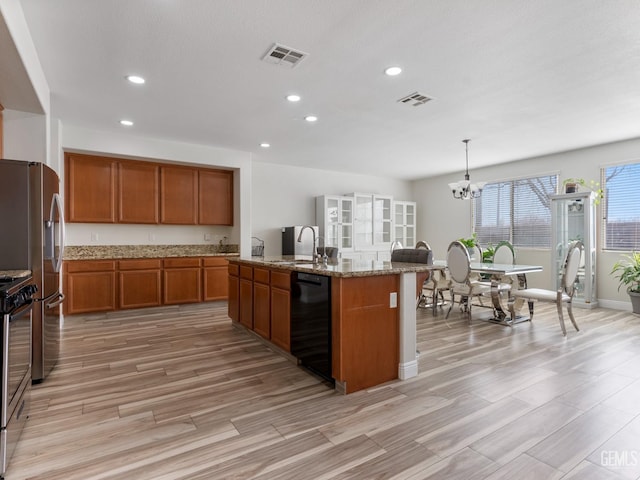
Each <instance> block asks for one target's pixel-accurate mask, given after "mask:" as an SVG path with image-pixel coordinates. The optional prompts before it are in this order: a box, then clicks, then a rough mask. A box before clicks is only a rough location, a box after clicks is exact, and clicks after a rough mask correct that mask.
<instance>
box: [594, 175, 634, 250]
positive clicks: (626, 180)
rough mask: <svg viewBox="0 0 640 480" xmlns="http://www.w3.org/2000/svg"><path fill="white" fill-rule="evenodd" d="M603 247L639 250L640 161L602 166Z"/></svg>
mask: <svg viewBox="0 0 640 480" xmlns="http://www.w3.org/2000/svg"><path fill="white" fill-rule="evenodd" d="M602 173H603V181H602V184H603V188H604V191H605V194H604V200H603V204H604V206H605V215H604V217H605V218H604V248H605V249H608V250H639V249H640V209H639V208H638V205H640V190H639V189H638V185H640V163H634V164H630V165H618V166H614V167H607V168H604V169H602Z"/></svg>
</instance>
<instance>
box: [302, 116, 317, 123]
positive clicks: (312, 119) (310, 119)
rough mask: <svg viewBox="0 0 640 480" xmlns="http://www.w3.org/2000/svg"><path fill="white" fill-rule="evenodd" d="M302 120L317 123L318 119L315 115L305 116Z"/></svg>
mask: <svg viewBox="0 0 640 480" xmlns="http://www.w3.org/2000/svg"><path fill="white" fill-rule="evenodd" d="M304 119H305V120H306V121H307V122H316V121H318V117H316V116H315V115H307V116H306V117H304Z"/></svg>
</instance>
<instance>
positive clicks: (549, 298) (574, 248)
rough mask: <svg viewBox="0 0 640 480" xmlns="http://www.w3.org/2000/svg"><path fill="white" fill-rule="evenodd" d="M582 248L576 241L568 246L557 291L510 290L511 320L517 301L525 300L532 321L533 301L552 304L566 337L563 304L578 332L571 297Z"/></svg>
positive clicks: (534, 289) (538, 289)
mask: <svg viewBox="0 0 640 480" xmlns="http://www.w3.org/2000/svg"><path fill="white" fill-rule="evenodd" d="M583 250H584V246H583V245H582V242H580V241H579V240H576V241H574V242H572V243H571V244H570V245H569V248H568V249H567V256H566V257H565V261H564V266H563V268H562V280H561V283H560V287H559V288H558V289H557V290H545V289H542V288H525V289H522V290H515V289H512V290H511V296H510V299H509V311H510V313H511V318H516V312H515V307H514V305H515V302H516V300H517V299H526V300H527V302H528V304H529V318H530V319H533V301H534V300H540V301H543V302H554V303H555V304H556V307H557V310H558V321H559V322H560V328H562V334H563V335H565V336H566V335H567V329H566V327H565V325H564V316H563V313H562V306H563V304H566V305H567V312H568V313H569V318H570V319H571V323H573V326H574V328H575V329H576V331H579V330H580V329H579V328H578V324H577V323H576V319H575V318H574V316H573V309H572V306H573V296H574V294H575V283H576V279H577V277H578V269H579V268H580V261H581V260H580V259H581V258H582V254H583Z"/></svg>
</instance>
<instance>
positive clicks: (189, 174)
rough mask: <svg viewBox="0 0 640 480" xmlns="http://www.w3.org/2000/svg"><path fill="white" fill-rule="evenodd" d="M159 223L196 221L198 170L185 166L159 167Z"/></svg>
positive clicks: (190, 222)
mask: <svg viewBox="0 0 640 480" xmlns="http://www.w3.org/2000/svg"><path fill="white" fill-rule="evenodd" d="M160 192H161V195H160V223H169V224H174V225H194V224H196V223H198V171H197V170H195V169H193V168H187V167H170V166H162V167H160Z"/></svg>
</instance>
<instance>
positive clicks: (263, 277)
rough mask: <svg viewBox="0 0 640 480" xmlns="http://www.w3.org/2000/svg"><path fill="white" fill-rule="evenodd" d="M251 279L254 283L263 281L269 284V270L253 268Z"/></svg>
mask: <svg viewBox="0 0 640 480" xmlns="http://www.w3.org/2000/svg"><path fill="white" fill-rule="evenodd" d="M253 281H254V282H256V283H264V284H265V285H269V270H267V269H266V268H254V269H253Z"/></svg>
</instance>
